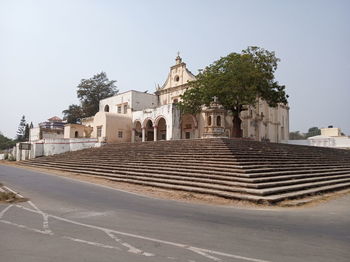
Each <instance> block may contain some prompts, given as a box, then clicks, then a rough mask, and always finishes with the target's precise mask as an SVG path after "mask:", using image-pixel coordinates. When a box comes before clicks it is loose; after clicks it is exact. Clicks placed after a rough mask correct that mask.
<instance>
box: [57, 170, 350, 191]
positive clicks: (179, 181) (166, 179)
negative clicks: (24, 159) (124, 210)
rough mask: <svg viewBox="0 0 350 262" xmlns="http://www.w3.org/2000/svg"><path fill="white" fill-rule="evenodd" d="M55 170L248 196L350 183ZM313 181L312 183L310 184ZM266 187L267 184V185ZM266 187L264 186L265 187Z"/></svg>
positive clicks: (335, 178) (337, 178) (342, 177)
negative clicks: (257, 185) (259, 184)
mask: <svg viewBox="0 0 350 262" xmlns="http://www.w3.org/2000/svg"><path fill="white" fill-rule="evenodd" d="M51 168H54V169H58V170H64V171H68V172H75V173H83V174H91V175H100V176H105V177H119V178H123V177H127V178H129V179H134V180H142V181H150V182H161V183H169V184H176V185H186V186H188V185H193V186H197V187H198V186H199V187H203V188H209V189H215V190H223V191H227V192H239V193H246V194H253V195H263V196H266V195H273V194H277V193H283V192H289V191H295V190H299V189H305V188H312V187H317V186H324V185H331V184H336V183H342V182H344V181H345V182H346V181H350V174H346V175H340V176H329V177H327V181H324V179H322V178H318V179H315V178H314V179H310V178H309V179H304V180H301V181H300V183H298V184H295V182H296V181H292V182H294V183H292V184H291V185H287V186H286V183H282V185H280V184H278V183H276V184H275V185H274V186H273V184H271V185H270V186H273V187H270V188H262V189H252V188H248V187H247V186H248V185H247V184H246V183H238V182H223V181H217V180H213V179H198V178H197V179H195V178H188V177H187V178H184V177H178V176H177V177H174V176H160V175H158V176H155V175H153V176H150V175H149V173H147V174H145V173H136V172H118V171H115V173H113V174H112V173H106V172H105V171H104V170H99V169H95V170H91V169H87V168H79V169H78V168H70V167H67V168H64V167H62V166H57V167H52V166H51ZM310 181H312V183H310ZM265 185H266V184H265ZM263 187H264V185H263Z"/></svg>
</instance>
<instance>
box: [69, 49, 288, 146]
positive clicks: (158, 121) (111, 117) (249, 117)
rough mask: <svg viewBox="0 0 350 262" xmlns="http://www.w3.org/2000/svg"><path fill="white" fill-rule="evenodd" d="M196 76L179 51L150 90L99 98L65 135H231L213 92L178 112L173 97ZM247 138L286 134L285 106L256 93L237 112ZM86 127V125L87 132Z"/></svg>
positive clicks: (128, 138) (138, 138) (106, 138)
mask: <svg viewBox="0 0 350 262" xmlns="http://www.w3.org/2000/svg"><path fill="white" fill-rule="evenodd" d="M195 79H196V77H195V75H194V74H192V73H191V72H190V71H189V70H188V69H187V67H186V63H184V62H183V61H182V59H181V57H180V56H177V57H176V59H175V65H173V66H171V67H170V71H169V74H168V76H167V78H166V80H165V82H164V84H163V85H162V86H159V87H158V88H157V90H156V92H155V93H154V94H148V93H146V92H140V91H135V90H130V91H127V92H124V93H120V94H117V95H115V96H113V97H109V98H106V99H103V100H101V101H100V106H99V112H98V113H96V115H94V116H91V117H88V118H84V119H82V121H81V122H82V124H81V125H71V124H67V125H66V126H65V129H67V130H68V129H69V132H68V131H67V130H65V138H73V137H75V138H83V137H86V138H96V139H97V140H98V141H99V142H107V143H115V142H143V141H158V140H173V139H193V138H206V137H231V136H232V135H231V134H232V120H233V116H231V114H230V112H228V111H227V110H224V109H223V108H222V106H221V105H220V101H217V99H215V98H213V102H212V104H211V105H210V106H209V107H203V110H202V112H201V113H199V114H197V115H181V114H180V111H179V109H178V108H177V106H176V103H177V102H179V101H180V100H181V95H182V94H183V93H184V92H185V91H186V89H187V88H188V82H189V81H193V80H195ZM241 119H242V134H243V137H245V138H251V139H254V140H259V141H261V140H268V141H271V142H281V141H282V140H287V139H288V134H289V107H288V105H283V104H280V105H278V106H277V107H275V108H273V107H269V106H268V104H267V103H266V102H265V101H264V100H261V99H259V101H258V103H257V104H256V106H254V107H252V106H250V107H248V110H245V111H244V112H242V114H241ZM87 130H90V131H89V132H87Z"/></svg>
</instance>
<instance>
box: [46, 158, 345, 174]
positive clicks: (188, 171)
mask: <svg viewBox="0 0 350 262" xmlns="http://www.w3.org/2000/svg"><path fill="white" fill-rule="evenodd" d="M42 164H46V165H47V166H50V165H61V166H65V167H73V168H79V167H80V166H81V164H84V168H89V167H90V168H91V169H96V168H99V169H100V170H104V171H105V172H108V171H110V172H115V170H118V171H139V170H140V169H141V170H142V171H143V172H144V170H145V166H143V165H138V166H128V165H122V164H120V165H113V164H108V165H101V164H90V163H80V162H64V161H56V162H46V163H42ZM331 170H332V171H348V172H350V168H343V167H333V168H332V169H331ZM254 171H255V173H253V172H254ZM147 172H149V173H163V174H164V173H165V174H178V173H180V172H185V173H186V174H195V173H198V174H211V175H223V176H224V175H226V176H241V177H263V176H264V177H269V176H276V175H288V174H306V173H326V172H329V169H324V168H303V169H297V170H290V169H288V170H283V169H279V170H275V169H261V170H249V172H245V173H244V174H247V175H243V174H242V172H241V170H239V169H231V170H230V169H227V170H226V172H223V171H220V172H218V171H216V170H211V169H210V167H206V168H205V169H204V168H201V169H198V168H197V169H191V168H179V167H176V170H174V168H163V167H147Z"/></svg>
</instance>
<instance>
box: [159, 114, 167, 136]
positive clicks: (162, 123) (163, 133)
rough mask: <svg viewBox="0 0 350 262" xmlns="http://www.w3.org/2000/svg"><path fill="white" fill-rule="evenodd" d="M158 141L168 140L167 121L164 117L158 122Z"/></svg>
mask: <svg viewBox="0 0 350 262" xmlns="http://www.w3.org/2000/svg"><path fill="white" fill-rule="evenodd" d="M157 140H166V121H165V119H164V118H163V117H162V118H160V119H159V120H158V124H157Z"/></svg>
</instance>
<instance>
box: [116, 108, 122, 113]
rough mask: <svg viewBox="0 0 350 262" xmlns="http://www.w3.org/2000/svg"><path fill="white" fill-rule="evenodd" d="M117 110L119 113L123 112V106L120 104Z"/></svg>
mask: <svg viewBox="0 0 350 262" xmlns="http://www.w3.org/2000/svg"><path fill="white" fill-rule="evenodd" d="M117 112H118V114H121V113H122V106H118V109H117Z"/></svg>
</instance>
